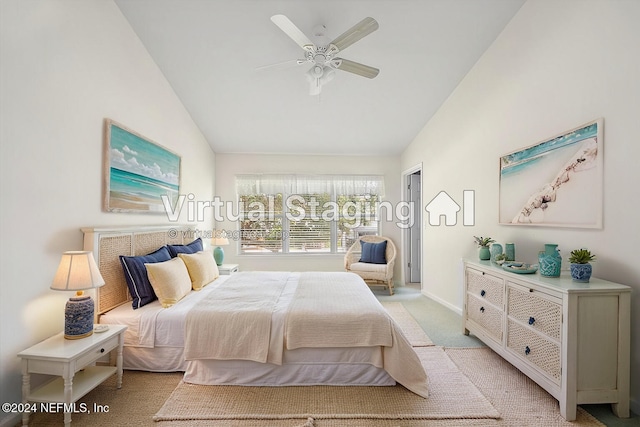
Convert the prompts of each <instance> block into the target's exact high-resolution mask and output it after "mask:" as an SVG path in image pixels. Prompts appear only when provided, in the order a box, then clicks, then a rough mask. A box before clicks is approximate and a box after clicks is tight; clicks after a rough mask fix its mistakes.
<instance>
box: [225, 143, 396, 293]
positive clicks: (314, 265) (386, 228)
mask: <svg viewBox="0 0 640 427" xmlns="http://www.w3.org/2000/svg"><path fill="white" fill-rule="evenodd" d="M215 170H216V196H218V197H219V198H220V200H221V201H223V202H236V200H237V196H236V190H235V176H236V175H237V174H250V173H298V174H360V175H366V174H372V175H384V178H385V196H384V198H383V200H386V201H389V202H390V203H391V204H392V205H394V206H395V205H396V204H397V203H398V202H399V201H400V172H399V171H400V158H399V157H388V156H387V157H372V156H371V157H367V156H357V157H356V156H296V155H267V154H223V153H218V154H216V167H215ZM235 211H236V212H237V209H236V210H235ZM216 227H217V228H218V229H223V230H237V228H238V225H237V223H232V222H229V221H224V222H220V223H216ZM381 227H382V228H381V229H382V234H384V235H386V236H388V237H390V238H391V239H392V240H393V241H394V243H395V244H396V247H397V249H398V250H400V249H401V245H400V239H401V232H400V228H398V227H397V226H396V225H395V223H394V221H391V222H386V221H383V222H382V226H381ZM224 251H225V258H224V262H225V263H237V264H240V268H241V269H243V270H285V271H303V270H306V271H342V270H344V265H343V259H344V255H328V254H318V255H311V256H310V255H304V256H299V255H293V254H287V255H266V256H265V255H238V242H234V241H232V242H231V244H230V245H229V246H225V247H224ZM398 256H399V254H398ZM400 270H401V269H400V262H399V258H398V261H397V262H396V266H395V270H394V281H395V282H396V283H397V284H401V283H403V282H402V278H401V275H400V274H401V271H400Z"/></svg>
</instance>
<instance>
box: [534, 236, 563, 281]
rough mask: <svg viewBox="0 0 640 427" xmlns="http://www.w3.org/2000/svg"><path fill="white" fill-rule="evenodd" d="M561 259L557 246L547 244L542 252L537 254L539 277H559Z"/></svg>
mask: <svg viewBox="0 0 640 427" xmlns="http://www.w3.org/2000/svg"><path fill="white" fill-rule="evenodd" d="M560 267H562V257H561V256H560V250H559V249H558V245H555V244H551V243H547V244H545V245H544V251H540V253H538V268H539V271H540V275H541V276H546V277H559V276H560Z"/></svg>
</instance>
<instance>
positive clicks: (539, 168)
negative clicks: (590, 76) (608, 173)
mask: <svg viewBox="0 0 640 427" xmlns="http://www.w3.org/2000/svg"><path fill="white" fill-rule="evenodd" d="M602 146H603V119H602V118H600V119H597V120H594V121H592V122H589V123H586V124H584V125H582V126H579V127H577V128H574V129H571V130H569V131H567V132H564V133H562V134H560V135H557V136H554V137H552V138H549V139H546V140H544V141H542V142H539V143H536V144H534V145H532V146H529V147H526V148H524V149H520V150H518V151H514V152H511V153H508V154H505V155H503V156H501V157H500V202H499V204H500V208H499V209H500V212H499V222H500V224H511V225H533V226H536V225H537V226H556V227H579V228H602V211H603V207H602V200H603V198H602V191H603V190H602V188H603V170H602V169H603V148H602Z"/></svg>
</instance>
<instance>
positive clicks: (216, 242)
mask: <svg viewBox="0 0 640 427" xmlns="http://www.w3.org/2000/svg"><path fill="white" fill-rule="evenodd" d="M211 244H212V245H213V246H215V247H216V248H215V249H214V250H213V259H215V260H216V265H218V266H220V265H222V261H224V250H222V248H221V247H220V246H226V245H228V244H229V239H227V238H226V237H214V238H213V239H211Z"/></svg>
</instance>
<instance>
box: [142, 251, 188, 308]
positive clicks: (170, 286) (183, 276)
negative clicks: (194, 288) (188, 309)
mask: <svg viewBox="0 0 640 427" xmlns="http://www.w3.org/2000/svg"><path fill="white" fill-rule="evenodd" d="M145 267H147V277H149V282H150V283H151V287H152V288H153V291H154V292H155V293H156V295H157V296H158V300H159V301H160V304H162V306H163V307H164V308H167V307H171V306H172V305H174V304H175V303H177V302H178V301H180V300H181V299H182V298H184V296H185V295H187V294H188V293H189V292H191V279H190V278H189V272H188V271H187V267H186V266H185V265H184V261H182V259H180V258H173V259H170V260H169V261H164V262H155V263H152V264H145Z"/></svg>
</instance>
